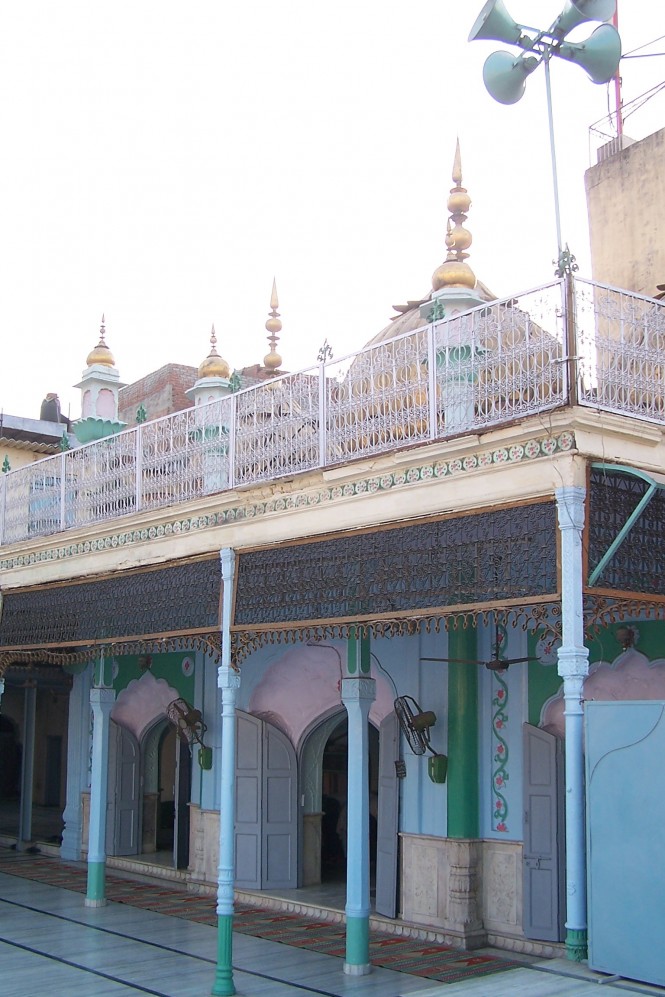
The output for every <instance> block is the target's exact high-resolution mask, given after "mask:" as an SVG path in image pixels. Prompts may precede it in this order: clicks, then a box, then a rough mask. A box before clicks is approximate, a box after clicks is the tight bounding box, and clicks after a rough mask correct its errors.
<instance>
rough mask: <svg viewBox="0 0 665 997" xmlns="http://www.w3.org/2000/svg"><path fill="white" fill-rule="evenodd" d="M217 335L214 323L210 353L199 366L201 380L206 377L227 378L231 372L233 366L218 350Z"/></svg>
mask: <svg viewBox="0 0 665 997" xmlns="http://www.w3.org/2000/svg"><path fill="white" fill-rule="evenodd" d="M216 344H217V336H216V335H215V327H214V325H213V327H212V329H211V331H210V353H209V354H208V356H207V357H206V358H205V360H204V361H203V363H202V364H201V365H200V366H199V380H201V379H202V378H204V377H222V378H224V380H227V379H228V378H229V376H230V374H231V368H230V367H229V365H228V364H227V362H226V360H224V359H223V357H220V355H219V353H218V352H217V346H216Z"/></svg>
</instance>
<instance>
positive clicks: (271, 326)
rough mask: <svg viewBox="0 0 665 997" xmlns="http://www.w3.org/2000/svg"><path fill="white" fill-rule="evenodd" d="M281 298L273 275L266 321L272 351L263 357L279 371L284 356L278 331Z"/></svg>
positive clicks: (279, 326) (279, 327)
mask: <svg viewBox="0 0 665 997" xmlns="http://www.w3.org/2000/svg"><path fill="white" fill-rule="evenodd" d="M278 308H279V299H278V297H277V283H276V281H275V278H274V277H273V282H272V293H271V295H270V315H269V318H268V320H267V322H266V329H267V330H268V345H269V346H270V352H269V353H267V354H266V355H265V357H264V358H263V364H264V366H265V367H266V368H267V369H268V370H269V371H274V372H277V370H278V369H279V368H280V367H281V365H282V358H281V356H280V355H279V353H278V352H277V341H278V339H279V336H278V333H279V332H281V331H282V320H281V319H280V317H279V312H278V311H277V309H278Z"/></svg>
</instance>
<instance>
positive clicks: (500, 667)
mask: <svg viewBox="0 0 665 997" xmlns="http://www.w3.org/2000/svg"><path fill="white" fill-rule="evenodd" d="M500 650H501V632H500V630H499V624H498V623H497V624H496V628H495V632H494V643H493V644H492V651H493V657H491V658H490V659H489V660H487V659H482V658H421V659H420V660H421V661H443V662H447V663H452V664H457V665H484V666H485V668H488V669H489V671H491V672H503V671H505V670H506V668H508V666H509V665H519V664H522V663H524V662H527V661H539V660H540V659H539V658H534V657H533V656H531V655H527V656H526V657H524V658H500V657H499V652H500Z"/></svg>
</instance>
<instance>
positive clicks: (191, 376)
mask: <svg viewBox="0 0 665 997" xmlns="http://www.w3.org/2000/svg"><path fill="white" fill-rule="evenodd" d="M197 376H198V369H197V368H196V367H188V366H186V365H185V364H177V363H169V364H166V365H165V366H164V367H160V368H159V370H156V371H153V373H152V374H148V375H147V376H146V377H142V378H141V379H140V380H139V381H134V383H133V384H128V385H127V387H125V388H121V389H120V395H119V402H118V416H119V418H120V419H121V420H122V422H126V423H127V425H128V426H135V425H136V412H137V409H138V407H139V405H143V407H144V409H145V411H146V417H147V419H148V420H150V419H159V418H160V417H161V416H163V415H170V414H171V413H172V412H180V411H181V410H182V409H185V408H191V407H192V402H191V401H190V399H189V398H188V397H187V395H186V394H185V390H186V389H187V388H191V387H193V385H194V382H195V381H196V378H197Z"/></svg>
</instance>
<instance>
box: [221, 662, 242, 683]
mask: <svg viewBox="0 0 665 997" xmlns="http://www.w3.org/2000/svg"><path fill="white" fill-rule="evenodd" d="M217 685H218V687H219V688H220V689H239V688H240V672H238V671H236V670H235V668H231V666H230V665H220V666H219V668H218V669H217Z"/></svg>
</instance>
